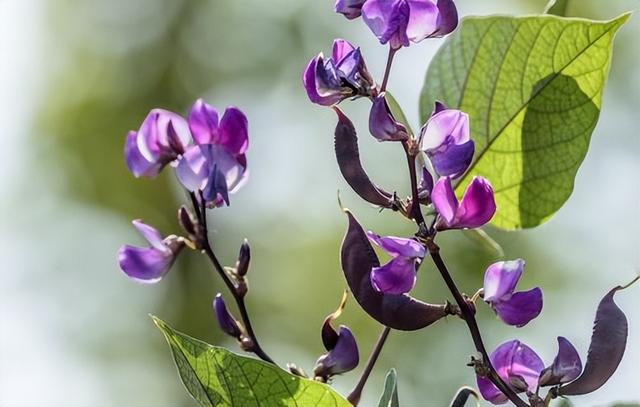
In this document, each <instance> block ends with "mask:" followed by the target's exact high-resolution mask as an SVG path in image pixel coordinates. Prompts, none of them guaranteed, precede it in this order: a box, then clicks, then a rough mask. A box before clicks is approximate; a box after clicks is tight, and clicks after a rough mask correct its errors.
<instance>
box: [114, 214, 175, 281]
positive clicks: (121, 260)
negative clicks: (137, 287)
mask: <svg viewBox="0 0 640 407" xmlns="http://www.w3.org/2000/svg"><path fill="white" fill-rule="evenodd" d="M132 223H133V226H135V228H136V229H138V232H140V234H141V235H142V237H144V238H145V239H146V240H147V242H149V245H150V247H134V246H129V245H124V246H122V247H120V250H118V264H119V265H120V268H121V269H122V271H124V273H125V274H126V275H127V276H128V277H129V278H131V279H133V280H135V281H138V282H141V283H156V282H158V281H160V280H161V279H162V277H164V276H165V274H167V272H168V271H169V269H170V268H171V265H172V264H173V261H174V260H175V258H176V256H177V255H178V253H179V252H180V251H181V250H182V248H183V247H184V243H183V242H182V240H179V239H178V238H176V237H175V236H169V237H167V238H166V239H163V238H162V236H161V235H160V232H158V230H156V229H155V228H153V227H151V226H149V225H146V224H144V223H142V222H141V221H140V220H134V221H133V222H132Z"/></svg>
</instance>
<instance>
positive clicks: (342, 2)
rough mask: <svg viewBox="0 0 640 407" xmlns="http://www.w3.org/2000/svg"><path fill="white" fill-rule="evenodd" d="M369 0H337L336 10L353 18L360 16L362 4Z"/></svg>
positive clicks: (348, 17) (350, 18)
mask: <svg viewBox="0 0 640 407" xmlns="http://www.w3.org/2000/svg"><path fill="white" fill-rule="evenodd" d="M365 1H367V0H336V4H335V7H334V9H335V11H336V13H340V14H342V15H344V16H345V17H346V18H347V19H349V20H353V19H354V18H358V17H360V14H361V9H362V5H363V4H364V2H365Z"/></svg>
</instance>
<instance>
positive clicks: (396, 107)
mask: <svg viewBox="0 0 640 407" xmlns="http://www.w3.org/2000/svg"><path fill="white" fill-rule="evenodd" d="M384 98H385V100H386V101H387V104H388V105H389V110H391V114H392V115H393V117H394V118H395V119H396V120H397V121H398V122H400V123H402V124H404V127H406V128H407V130H408V131H409V133H411V134H414V133H413V130H412V129H411V125H410V124H409V120H407V116H406V115H405V114H404V111H402V108H401V107H400V104H399V103H398V101H397V100H396V98H394V97H393V95H392V94H391V92H389V91H386V92H385V93H384Z"/></svg>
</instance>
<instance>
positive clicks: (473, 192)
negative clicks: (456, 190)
mask: <svg viewBox="0 0 640 407" xmlns="http://www.w3.org/2000/svg"><path fill="white" fill-rule="evenodd" d="M495 213H496V201H495V199H494V197H493V188H492V187H491V184H490V183H489V181H487V180H486V179H484V178H482V177H473V180H471V183H470V184H469V186H468V187H467V189H466V190H465V191H464V195H463V196H462V199H461V201H460V207H459V208H458V211H457V213H456V224H457V225H456V227H458V228H470V229H472V228H477V227H480V226H482V225H484V224H485V223H487V222H489V221H490V220H491V218H492V217H493V215H494V214H495Z"/></svg>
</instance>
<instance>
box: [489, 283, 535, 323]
mask: <svg viewBox="0 0 640 407" xmlns="http://www.w3.org/2000/svg"><path fill="white" fill-rule="evenodd" d="M492 306H493V309H494V310H495V311H496V313H497V314H498V317H500V319H501V320H503V321H504V322H505V323H507V324H509V325H513V326H517V327H522V326H525V325H526V324H528V323H529V322H530V321H531V320H532V319H534V318H535V317H537V316H538V315H540V311H542V290H541V289H540V288H539V287H536V288H532V289H531V290H529V291H520V292H517V293H515V294H513V295H512V296H511V298H509V299H508V300H506V301H500V302H497V303H495V304H492Z"/></svg>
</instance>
